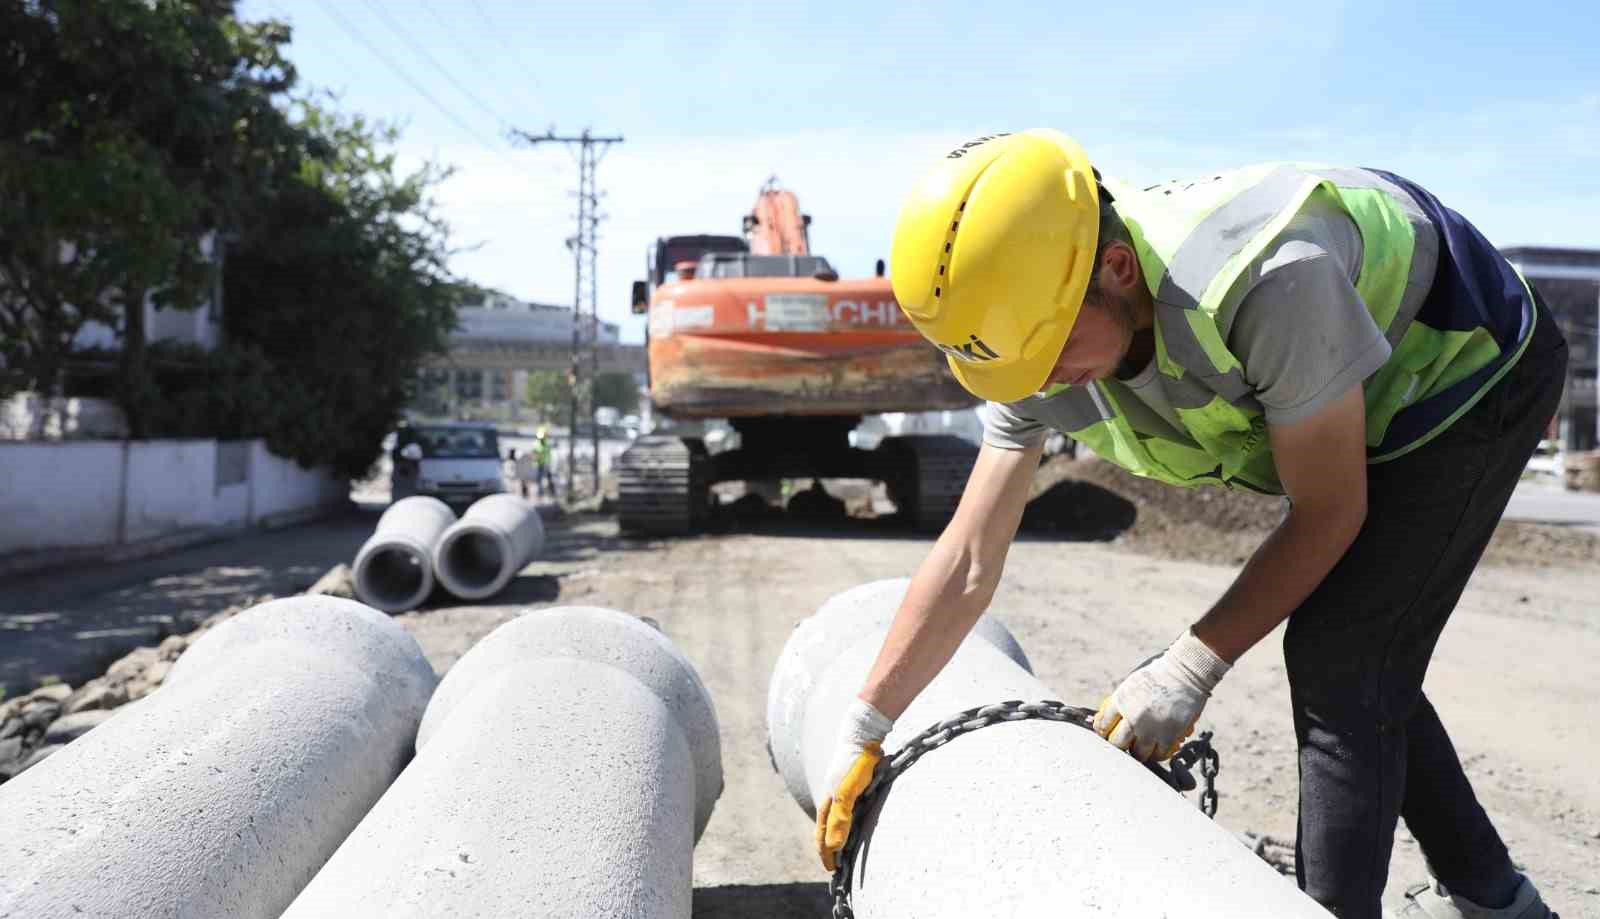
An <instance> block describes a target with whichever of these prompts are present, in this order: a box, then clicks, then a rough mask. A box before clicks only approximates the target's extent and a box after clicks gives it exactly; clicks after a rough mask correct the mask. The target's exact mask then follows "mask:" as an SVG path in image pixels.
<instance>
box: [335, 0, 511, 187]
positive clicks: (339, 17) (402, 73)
mask: <svg viewBox="0 0 1600 919" xmlns="http://www.w3.org/2000/svg"><path fill="white" fill-rule="evenodd" d="M322 8H323V9H324V10H326V11H327V12H328V15H330V16H332V17H333V18H334V19H335V20H336V21H337V22H338V23H339V25H340V27H342V28H343V29H344V30H345V32H347V33H349V35H350V37H351V38H354V39H355V40H356V41H358V42H360V43H361V44H362V45H363V46H364V47H365V48H366V49H367V50H368V51H371V52H372V53H373V55H374V56H375V57H377V58H378V60H380V61H382V62H383V63H384V64H385V65H387V66H388V68H389V69H390V70H392V71H394V73H395V76H398V77H399V78H400V79H402V80H404V81H406V84H407V85H409V86H410V87H411V88H412V89H414V90H416V91H417V95H419V96H421V97H422V98H424V99H426V100H428V101H429V102H430V103H432V104H433V107H434V108H436V109H438V110H439V113H440V114H442V115H444V116H445V117H446V118H448V119H450V120H451V121H452V122H454V123H455V124H456V126H457V127H459V128H460V129H461V130H463V131H465V132H467V133H468V134H471V135H472V136H473V137H474V138H475V139H477V140H478V142H479V143H482V144H484V145H485V146H487V147H489V148H491V149H494V150H496V152H498V148H496V147H495V145H494V143H493V142H491V141H488V140H485V139H484V137H483V135H482V134H479V133H478V132H477V131H476V130H475V129H474V128H473V127H472V126H471V125H469V124H467V123H466V122H465V121H463V120H462V119H461V116H459V115H457V114H456V113H455V112H453V111H451V110H450V108H449V107H448V106H446V105H445V104H444V103H443V102H440V101H439V100H438V99H437V98H435V97H434V95H433V93H430V92H428V90H427V89H426V88H425V87H424V86H423V85H422V84H421V83H418V82H417V81H416V80H415V79H413V78H412V76H411V74H409V73H407V72H406V69H405V68H404V67H401V66H400V65H399V64H396V63H395V62H394V60H393V59H392V58H390V57H389V55H387V54H385V53H384V52H383V50H382V49H380V48H379V47H378V46H377V45H375V44H373V43H372V42H371V41H369V40H368V39H367V37H366V36H365V35H363V34H362V33H361V30H360V29H357V28H356V27H355V25H354V24H353V23H351V22H350V20H348V19H346V18H345V17H344V14H343V13H341V12H339V9H338V5H337V0H324V2H323V4H322ZM506 162H508V163H511V162H512V161H511V160H510V159H509V158H507V159H506ZM512 165H515V163H512Z"/></svg>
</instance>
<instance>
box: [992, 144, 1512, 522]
mask: <svg viewBox="0 0 1600 919" xmlns="http://www.w3.org/2000/svg"><path fill="white" fill-rule="evenodd" d="M1400 183H1404V184H1403V186H1402V184H1400ZM1107 185H1108V187H1109V188H1110V189H1111V191H1112V193H1113V195H1114V196H1115V198H1116V200H1115V204H1114V206H1115V207H1116V209H1117V212H1118V213H1119V214H1120V215H1121V217H1122V218H1123V221H1124V223H1126V224H1127V226H1128V228H1129V230H1130V232H1131V234H1132V237H1133V241H1134V248H1135V249H1136V250H1137V251H1138V254H1139V261H1140V264H1141V267H1142V268H1143V271H1144V277H1145V279H1146V283H1147V284H1148V285H1149V287H1150V291H1151V294H1152V295H1153V298H1154V300H1155V329H1154V332H1155V361H1156V367H1157V371H1158V372H1159V373H1160V374H1161V375H1162V378H1161V379H1160V380H1159V381H1158V382H1159V384H1160V385H1162V386H1163V388H1164V390H1165V392H1166V394H1167V396H1168V398H1169V399H1170V401H1171V403H1172V407H1173V409H1174V410H1175V412H1176V413H1177V415H1178V418H1179V420H1180V421H1181V422H1182V425H1183V428H1184V433H1187V434H1188V435H1189V438H1191V439H1190V440H1187V441H1180V440H1175V439H1173V438H1172V436H1171V432H1170V431H1168V430H1165V426H1163V431H1161V432H1156V431H1143V430H1139V429H1137V428H1136V427H1135V426H1134V425H1133V424H1132V423H1130V421H1129V418H1128V416H1127V415H1126V414H1125V413H1124V411H1123V409H1122V403H1123V401H1124V400H1127V399H1135V398H1137V397H1136V396H1135V395H1134V394H1133V393H1132V392H1131V391H1130V390H1128V389H1127V388H1126V387H1125V386H1123V385H1122V384H1121V383H1119V382H1118V381H1116V380H1115V379H1114V378H1113V379H1107V380H1101V381H1097V382H1092V383H1088V384H1085V385H1082V386H1076V387H1074V386H1056V387H1053V388H1051V389H1050V390H1048V391H1046V392H1045V393H1041V394H1040V395H1038V396H1033V397H1030V398H1029V399H1025V400H1022V401H1021V402H1019V403H1015V404H1016V405H1017V406H1018V407H1019V408H1020V409H1021V410H1022V411H1023V412H1025V413H1027V412H1028V411H1029V408H1028V404H1029V403H1030V402H1033V401H1035V400H1040V401H1048V402H1049V403H1050V405H1049V410H1048V411H1047V412H1040V414H1044V415H1048V416H1049V418H1050V422H1051V423H1052V425H1053V426H1056V427H1058V428H1061V429H1062V430H1063V431H1064V432H1065V433H1067V434H1068V435H1070V436H1071V437H1072V438H1073V439H1075V440H1077V441H1079V442H1081V443H1083V444H1085V445H1087V446H1088V447H1089V448H1090V449H1091V450H1093V451H1094V452H1095V453H1097V454H1099V455H1100V456H1102V457H1104V458H1106V459H1108V460H1110V461H1112V462H1114V463H1116V464H1117V465H1119V466H1122V467H1123V468H1125V469H1127V470H1129V471H1130V472H1133V473H1135V474H1137V475H1142V476H1147V477H1150V478H1155V479H1160V480H1162V481H1166V482H1170V483H1172V484H1175V485H1184V486H1194V485H1223V486H1227V487H1230V488H1244V489H1248V490H1252V491H1262V492H1268V493H1271V494H1281V493H1282V492H1283V486H1282V483H1281V482H1280V481H1279V480H1278V473H1277V468H1276V466H1275V464H1274V463H1273V458H1272V452H1271V449H1270V445H1269V444H1268V440H1267V430H1266V419H1265V416H1264V415H1263V414H1262V408H1261V404H1260V403H1259V402H1258V401H1256V399H1255V397H1254V395H1253V394H1252V390H1251V387H1250V385H1249V384H1248V383H1247V382H1246V380H1245V376H1244V373H1243V367H1242V365H1241V363H1240V361H1239V359H1238V358H1237V357H1235V356H1234V355H1233V354H1232V353H1231V352H1230V351H1229V350H1228V347H1227V344H1226V341H1225V336H1224V331H1223V328H1222V326H1221V325H1220V323H1219V318H1218V317H1219V313H1222V310H1223V308H1224V306H1227V307H1229V308H1230V309H1229V312H1228V313H1223V315H1231V308H1232V307H1236V306H1237V305H1238V304H1237V303H1229V302H1228V297H1229V293H1230V290H1232V289H1233V287H1234V282H1235V280H1237V279H1238V278H1239V276H1240V274H1241V273H1242V272H1244V271H1246V270H1248V268H1249V266H1250V264H1251V262H1252V260H1253V259H1255V258H1256V257H1257V256H1259V255H1260V254H1261V252H1262V250H1263V249H1264V248H1265V247H1266V246H1267V245H1268V244H1269V243H1270V242H1271V241H1272V240H1273V238H1274V237H1276V236H1277V235H1278V233H1279V232H1281V231H1282V230H1283V228H1284V226H1285V225H1286V224H1288V222H1289V221H1290V219H1292V218H1293V217H1294V215H1295V214H1296V213H1297V212H1298V211H1299V210H1300V208H1301V207H1302V206H1303V205H1304V204H1305V202H1306V199H1307V198H1309V197H1310V196H1311V195H1312V193H1313V192H1315V191H1316V190H1317V189H1319V188H1322V189H1327V190H1328V191H1330V192H1331V193H1332V194H1333V196H1334V197H1335V198H1336V200H1337V202H1338V204H1339V205H1340V206H1341V207H1342V208H1343V209H1344V210H1345V211H1346V212H1347V213H1348V214H1349V215H1350V217H1351V218H1352V219H1353V220H1354V221H1355V224H1356V226H1357V228H1358V229H1359V231H1360V233H1361V240H1362V250H1363V251H1362V261H1361V269H1360V274H1359V278H1358V280H1357V281H1356V285H1355V286H1356V291H1357V292H1358V293H1359V294H1360V295H1361V298H1362V300H1363V301H1365V303H1366V305H1367V309H1368V310H1369V311H1370V312H1371V314H1372V318H1373V319H1374V320H1375V321H1376V323H1377V325H1378V328H1380V329H1382V330H1384V332H1385V334H1386V336H1387V337H1388V340H1389V343H1390V345H1391V346H1392V348H1393V354H1392V355H1391V356H1390V358H1389V360H1388V362H1387V363H1386V364H1385V365H1384V366H1383V367H1382V368H1381V369H1380V370H1379V371H1378V372H1377V373H1376V374H1374V375H1373V376H1371V377H1370V378H1368V379H1367V380H1366V382H1365V396H1366V419H1367V448H1368V462H1369V463H1379V462H1383V461H1384V460H1388V459H1393V458H1395V457H1397V456H1400V455H1402V454H1404V453H1406V452H1409V451H1410V450H1412V449H1415V448H1416V447H1418V446H1420V445H1421V444H1423V443H1425V442H1426V441H1427V440H1429V439H1431V438H1432V437H1433V436H1435V435H1437V434H1438V433H1439V432H1440V431H1442V430H1444V429H1445V428H1446V427H1448V426H1449V425H1450V423H1451V422H1453V421H1454V420H1455V419H1456V418H1457V417H1459V416H1460V415H1461V414H1462V413H1464V412H1465V411H1466V410H1467V409H1468V408H1470V407H1471V406H1472V405H1473V404H1474V403H1476V402H1477V400H1478V399H1479V398H1480V397H1481V396H1482V395H1483V393H1484V392H1485V391H1487V390H1488V389H1489V387H1490V386H1492V385H1493V384H1494V383H1495V382H1496V381H1497V380H1498V379H1499V378H1500V376H1501V375H1503V374H1504V373H1505V371H1506V370H1508V369H1509V368H1510V366H1511V365H1512V364H1513V363H1515V360H1516V358H1517V357H1518V356H1520V354H1521V351H1522V349H1523V348H1524V347H1525V346H1526V344H1527V340H1528V337H1529V336H1530V335H1531V333H1532V330H1533V307H1532V304H1533V300H1532V294H1531V293H1529V294H1528V296H1527V297H1526V300H1525V302H1521V303H1518V304H1515V305H1514V307H1513V308H1514V310H1515V311H1516V312H1520V313H1522V315H1520V316H1515V315H1514V316H1511V317H1510V318H1509V319H1502V321H1500V322H1498V323H1496V322H1485V321H1480V320H1479V318H1478V317H1479V315H1480V314H1481V313H1482V312H1483V309H1482V308H1481V307H1480V308H1477V309H1474V310H1467V311H1466V313H1467V318H1465V319H1463V316H1462V315H1459V314H1460V313H1462V312H1463V310H1461V309H1460V308H1458V307H1457V306H1455V305H1452V304H1450V303H1445V302H1442V300H1441V298H1433V297H1430V296H1429V293H1430V288H1431V285H1432V282H1433V280H1434V270H1435V260H1436V259H1438V260H1439V263H1440V264H1445V263H1446V260H1447V259H1448V258H1449V254H1448V252H1445V251H1443V250H1445V244H1446V239H1440V242H1439V246H1438V248H1439V250H1441V251H1439V252H1435V251H1434V247H1433V245H1432V242H1433V240H1435V239H1439V235H1438V234H1436V233H1434V232H1425V233H1424V234H1422V240H1421V242H1422V243H1426V245H1419V237H1418V230H1419V229H1420V228H1423V227H1429V228H1430V229H1431V228H1433V227H1437V226H1438V220H1437V219H1434V220H1433V221H1432V222H1430V214H1435V217H1437V213H1438V212H1442V213H1446V214H1449V216H1450V218H1451V219H1452V220H1453V221H1454V222H1456V223H1458V224H1460V225H1461V226H1463V227H1465V228H1466V230H1467V231H1468V232H1469V233H1470V235H1471V236H1472V238H1473V239H1474V240H1481V237H1479V236H1477V234H1476V233H1475V231H1471V228H1470V225H1466V224H1465V222H1464V221H1461V220H1460V218H1459V217H1458V216H1456V215H1454V214H1453V212H1448V211H1446V210H1445V209H1444V208H1443V207H1442V205H1438V203H1437V201H1435V200H1434V199H1433V198H1432V197H1431V196H1429V195H1427V194H1426V193H1425V192H1423V191H1422V190H1421V189H1418V188H1417V187H1416V186H1414V185H1411V184H1410V183H1409V182H1405V180H1403V179H1400V178H1399V177H1397V176H1392V175H1389V174H1387V173H1380V172H1376V171H1371V170H1363V169H1332V168H1322V167H1301V166H1296V165H1288V164H1266V165H1261V166H1253V167H1248V168H1245V169H1241V170H1238V171H1235V172H1231V173H1226V174H1224V175H1220V176H1216V177H1214V178H1209V179H1202V180H1199V181H1195V182H1189V183H1174V184H1170V185H1162V186H1156V187H1154V188H1150V189H1145V190H1143V191H1140V190H1135V189H1131V188H1124V187H1120V186H1118V185H1116V184H1112V183H1109V182H1108V183H1107ZM1446 236H1447V237H1448V241H1449V244H1450V245H1451V246H1452V247H1453V246H1455V245H1456V242H1455V239H1456V237H1455V236H1454V235H1451V234H1448V233H1447V234H1446ZM1484 246H1487V243H1484ZM1490 251H1491V252H1492V250H1490ZM1495 257H1496V258H1498V256H1495ZM1518 283H1520V281H1519V282H1518ZM1524 289H1525V288H1524ZM1436 301H1437V302H1436ZM1297 306H1298V304H1293V303H1284V304H1273V305H1271V306H1270V307H1269V308H1275V309H1294V308H1296V307H1297ZM1502 311H1503V308H1502ZM1445 313H1450V314H1451V315H1444V314H1445ZM1434 314H1440V315H1439V316H1438V317H1435V315H1434ZM1430 319H1435V320H1436V321H1435V324H1433V325H1430V324H1429V320H1430ZM1041 408H1042V406H1041ZM1412 414H1414V415H1415V417H1408V416H1410V415H1412ZM1063 420H1065V423H1063Z"/></svg>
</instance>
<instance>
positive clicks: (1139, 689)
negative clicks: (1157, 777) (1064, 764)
mask: <svg viewBox="0 0 1600 919" xmlns="http://www.w3.org/2000/svg"><path fill="white" fill-rule="evenodd" d="M1228 670H1229V667H1228V664H1227V662H1225V661H1223V659H1222V658H1220V657H1218V656H1217V655H1216V652H1214V651H1212V650H1211V649H1210V648H1208V647H1206V643H1205V642H1203V641H1201V640H1200V639H1198V638H1196V637H1195V635H1194V632H1192V631H1185V632H1184V633H1183V634H1182V635H1180V636H1178V640H1177V641H1175V642H1173V643H1172V645H1171V647H1169V648H1167V650H1166V651H1165V652H1163V653H1161V654H1158V655H1156V656H1155V657H1152V658H1150V659H1149V660H1147V661H1145V662H1144V663H1143V664H1140V665H1139V666H1138V667H1137V668H1135V669H1134V671H1133V672H1132V673H1130V674H1128V675H1127V676H1126V677H1123V679H1122V683H1121V684H1120V685H1119V686H1117V688H1116V691H1115V692H1113V693H1112V694H1111V695H1110V696H1107V697H1106V699H1105V701H1103V702H1101V703H1100V710H1099V711H1097V712H1095V716H1094V730H1095V733H1097V734H1099V735H1100V736H1101V737H1104V738H1105V739H1107V740H1109V741H1111V743H1112V745H1114V746H1116V747H1117V748H1119V749H1122V750H1127V751H1128V752H1129V753H1132V754H1133V755H1134V757H1135V758H1137V759H1138V760H1140V761H1141V762H1143V761H1146V760H1150V759H1151V758H1154V759H1156V760H1166V759H1171V758H1172V755H1173V754H1175V753H1177V752H1178V750H1179V748H1180V747H1182V746H1183V742H1184V740H1185V739H1187V738H1188V736H1189V735H1190V734H1192V733H1194V725H1195V722H1196V721H1199V720H1200V711H1201V709H1204V708H1205V707H1206V700H1207V699H1210V698H1211V691H1212V690H1213V689H1216V688H1217V683H1219V682H1221V680H1222V678H1223V676H1224V675H1226V674H1227V672H1228Z"/></svg>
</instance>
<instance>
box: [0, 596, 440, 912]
mask: <svg viewBox="0 0 1600 919" xmlns="http://www.w3.org/2000/svg"><path fill="white" fill-rule="evenodd" d="M435 683H436V677H435V676H434V673H433V669H432V668H431V667H429V665H428V662H427V660H426V659H425V658H424V657H423V655H422V651H421V649H420V648H418V647H417V643H416V641H415V640H414V639H412V637H411V636H410V635H408V634H407V633H406V632H405V631H404V630H403V629H401V628H400V627H399V626H398V625H397V624H395V623H394V622H392V621H391V620H390V619H389V618H388V617H387V616H385V615H383V614H381V613H379V612H377V611H375V610H372V609H369V608H367V607H365V606H362V605H361V604H359V603H355V602H352V601H349V600H340V599H337V598H333V597H294V598H291V599H286V600H276V601H273V602H271V603H265V604H262V605H261V606H258V607H255V608H254V609H251V610H248V611H246V612H244V613H241V614H240V615H239V616H237V617H235V618H233V619H231V620H229V621H227V622H225V623H223V624H221V625H219V626H217V627H216V628H215V629H213V630H211V631H210V632H209V633H207V634H206V635H205V636H203V637H202V638H201V639H200V640H199V641H197V642H195V644H194V645H193V646H192V647H190V648H189V650H188V651H186V652H185V653H184V655H183V657H181V658H179V660H178V662H177V663H176V664H175V665H173V668H172V671H171V673H170V674H169V675H168V677H167V679H166V681H165V683H164V684H163V685H162V687H161V689H160V690H158V691H157V692H155V693H154V694H152V695H150V696H148V697H146V698H144V699H141V700H140V701H138V702H136V703H133V704H132V705H129V706H127V707H125V708H124V709H122V710H120V711H118V712H117V714H116V715H114V716H113V717H112V718H111V719H110V720H108V721H106V722H105V723H104V724H102V725H100V726H99V727H97V728H95V729H94V730H93V731H90V732H89V733H88V734H86V735H84V736H83V737H82V738H80V739H78V740H75V741H73V742H72V743H70V744H68V745H67V747H66V748H65V749H63V750H61V751H60V752H59V753H57V754H55V755H54V756H52V757H50V758H49V759H47V760H45V761H44V762H43V763H40V764H39V765H37V766H35V767H34V768H32V769H30V770H28V771H27V772H25V773H23V774H22V775H20V776H18V777H17V778H15V779H13V780H11V781H10V782H8V783H6V784H5V785H0V815H3V816H0V837H3V838H5V839H6V840H8V844H7V845H5V846H0V916H28V917H46V919H48V917H58V916H59V917H69V916H74V917H75V916H84V915H89V916H117V917H145V916H151V917H153V916H230V917H258V916H259V917H275V916H277V915H279V914H280V913H281V912H282V911H283V910H284V908H285V907H287V906H288V905H289V903H290V902H291V901H293V900H294V898H295V896H296V895H297V894H298V893H299V892H300V890H301V889H302V888H304V887H305V885H306V884H307V883H308V882H309V881H310V880H311V878H312V876H313V875H314V874H315V873H316V871H317V869H318V868H319V867H320V866H321V865H322V863H323V862H324V861H326V860H327V859H328V857H329V856H330V855H331V854H332V853H333V852H334V850H335V849H337V848H338V846H339V844H340V842H341V841H343V840H344V838H345V837H346V836H347V835H349V833H350V831H351V830H352V829H354V828H355V826H356V824H357V823H358V822H360V820H361V818H362V816H363V815H365V814H366V813H367V811H368V810H369V809H371V807H372V805H373V804H374V803H375V802H376V801H377V800H378V799H379V797H381V796H382V794H383V792H384V789H385V788H387V787H388V785H389V783H390V782H391V781H393V780H394V777H395V776H396V775H398V774H399V773H400V770H401V769H402V767H404V765H405V763H406V762H407V760H408V759H409V758H410V754H411V748H412V743H413V740H414V738H415V736H416V729H417V724H418V722H419V720H420V719H421V717H422V712H423V708H424V707H425V706H426V705H427V701H428V696H429V694H430V693H431V692H432V690H433V688H434V685H435Z"/></svg>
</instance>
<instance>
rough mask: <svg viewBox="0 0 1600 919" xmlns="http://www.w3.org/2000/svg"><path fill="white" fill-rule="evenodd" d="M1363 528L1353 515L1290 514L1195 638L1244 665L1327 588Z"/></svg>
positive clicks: (1202, 622)
mask: <svg viewBox="0 0 1600 919" xmlns="http://www.w3.org/2000/svg"><path fill="white" fill-rule="evenodd" d="M1361 522H1362V521H1361V518H1360V517H1358V516H1355V515H1353V514H1348V513H1346V514H1340V515H1334V514H1328V515H1323V516H1317V515H1314V514H1310V513H1301V512H1296V511H1290V513H1289V516H1288V518H1287V519H1285V520H1284V522H1283V525H1282V526H1280V527H1278V529H1277V530H1275V531H1273V533H1272V535H1271V536H1269V537H1267V539H1266V541H1265V542H1263V543H1262V544H1261V547H1260V548H1258V549H1257V550H1256V552H1255V554H1254V555H1253V556H1251V557H1250V561H1249V562H1247V563H1246V564H1245V566H1244V570H1243V571H1241V572H1240V573H1239V576H1238V577H1237V578H1236V579H1234V582H1233V585H1232V586H1230V587H1229V588H1228V591H1227V593H1225V594H1223V595H1222V599H1220V600H1218V601H1217V603H1216V605H1215V606H1213V607H1212V608H1211V611H1210V612H1208V613H1206V614H1205V616H1204V617H1202V618H1201V619H1200V621H1199V622H1197V623H1195V625H1194V634H1195V637H1197V638H1199V639H1200V640H1201V641H1203V642H1205V643H1206V645H1207V646H1209V647H1210V648H1211V650H1213V651H1215V652H1216V653H1217V656H1218V657H1220V658H1222V659H1223V660H1225V661H1227V662H1229V663H1232V662H1234V661H1236V660H1238V659H1239V657H1240V656H1242V655H1243V654H1244V652H1246V651H1248V650H1250V648H1251V647H1253V646H1254V645H1255V644H1256V642H1258V641H1260V640H1261V639H1263V638H1265V637H1266V636H1267V633H1269V632H1271V631H1272V630H1273V629H1274V628H1276V627H1277V626H1278V623H1280V622H1282V621H1283V620H1284V619H1285V618H1287V617H1288V615H1289V614H1290V613H1292V612H1294V610H1295V608H1296V607H1298V606H1299V605H1300V604H1301V603H1303V602H1304V601H1305V599H1306V597H1309V596H1310V595H1311V592H1312V591H1313V590H1315V589H1316V587H1317V585H1318V584H1320V583H1322V579H1323V578H1324V577H1327V574H1328V572H1329V571H1331V570H1333V566H1334V564H1335V563H1337V562H1338V561H1339V559H1340V557H1341V556H1343V555H1344V553H1345V550H1346V549H1348V548H1350V543H1351V542H1353V541H1354V540H1355V537H1356V534H1357V533H1359V532H1360V530H1361Z"/></svg>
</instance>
